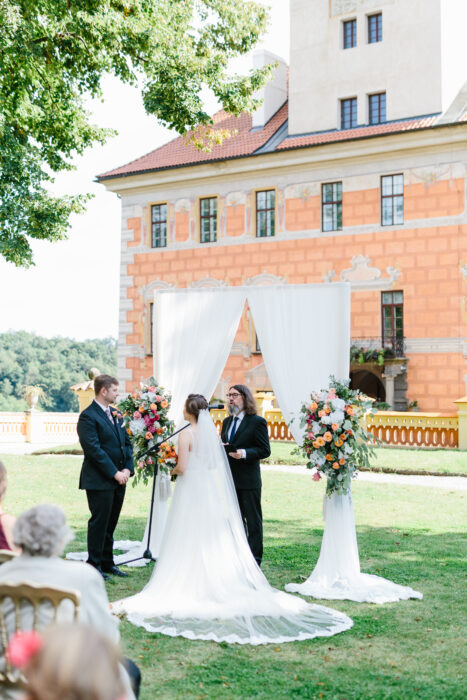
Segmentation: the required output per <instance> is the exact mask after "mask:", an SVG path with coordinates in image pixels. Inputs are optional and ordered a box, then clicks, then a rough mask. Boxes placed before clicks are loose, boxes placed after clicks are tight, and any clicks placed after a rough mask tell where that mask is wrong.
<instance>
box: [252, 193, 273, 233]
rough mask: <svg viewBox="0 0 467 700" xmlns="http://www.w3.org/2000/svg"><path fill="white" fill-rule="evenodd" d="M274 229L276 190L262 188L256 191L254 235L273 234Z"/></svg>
mask: <svg viewBox="0 0 467 700" xmlns="http://www.w3.org/2000/svg"><path fill="white" fill-rule="evenodd" d="M275 231H276V192H275V190H263V191H262V192H257V193H256V237H257V238H265V237H267V236H274V234H275Z"/></svg>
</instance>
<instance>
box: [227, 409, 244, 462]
mask: <svg viewBox="0 0 467 700" xmlns="http://www.w3.org/2000/svg"><path fill="white" fill-rule="evenodd" d="M244 416H245V411H240V413H239V414H238V416H233V417H234V419H235V418H238V421H237V430H236V431H235V432H237V431H238V429H239V427H240V423H241V422H242V420H243V418H244ZM233 424H234V422H233V420H232V424H231V426H230V430H229V434H228V436H227V437H228V440H229V442H230V436H231V435H232V430H233ZM239 452H241V453H242V459H245V457H246V450H239Z"/></svg>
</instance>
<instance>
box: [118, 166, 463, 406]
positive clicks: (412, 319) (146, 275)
mask: <svg viewBox="0 0 467 700" xmlns="http://www.w3.org/2000/svg"><path fill="white" fill-rule="evenodd" d="M465 187H466V183H465V178H461V177H456V178H451V179H441V180H439V181H435V182H433V183H424V184H423V183H410V182H405V186H404V226H403V227H399V228H398V227H397V226H387V227H382V226H380V211H381V209H380V206H381V205H380V190H379V189H378V188H369V189H358V190H357V189H355V190H353V191H352V190H349V189H346V188H344V194H343V227H344V230H342V231H338V232H333V233H326V235H325V236H322V235H321V236H315V237H307V236H306V235H305V236H302V237H298V238H297V237H295V238H294V234H295V232H299V231H300V232H303V231H307V230H308V231H312V230H316V229H319V227H320V225H321V196H320V195H314V196H302V197H290V198H286V200H285V203H284V218H283V228H284V232H285V234H286V235H287V234H289V233H290V238H287V237H286V238H284V237H282V238H281V239H280V240H279V239H276V238H274V237H272V238H269V239H259V240H258V239H255V238H251V239H250V241H249V242H246V243H245V242H243V243H242V242H238V243H236V244H235V245H233V246H232V245H231V246H229V247H226V245H222V244H221V243H222V238H221V234H220V233H219V235H218V238H219V239H221V240H218V242H217V244H209V245H206V246H200V245H198V247H190V248H186V249H180V248H178V249H171V248H170V246H169V247H167V248H160V249H151V250H149V252H144V253H135V255H134V258H133V261H132V262H131V263H130V264H128V265H127V275H128V276H129V277H130V278H131V280H132V286H130V287H129V288H127V290H126V296H127V298H128V299H131V300H132V305H133V308H132V309H131V310H128V311H127V313H126V323H127V324H131V332H129V333H128V334H127V335H126V343H127V344H128V345H140V346H144V348H145V353H144V356H143V357H127V358H126V369H127V370H130V371H131V378H128V379H126V390H130V389H131V388H132V387H133V386H134V384H135V382H137V381H139V380H140V379H142V378H144V377H148V376H150V375H151V374H152V372H153V358H152V356H151V355H150V354H149V351H150V339H149V335H148V313H149V309H148V302H147V300H145V299H144V297H143V295H142V294H141V293H140V290H141V289H142V288H146V287H147V286H148V285H151V284H152V283H153V282H154V280H162V281H163V282H164V284H166V285H174V286H176V287H187V286H190V285H192V284H193V283H194V282H195V283H196V282H200V281H201V280H203V279H204V278H210V279H213V280H219V281H223V282H226V283H227V284H229V285H241V284H245V283H246V282H247V280H248V279H251V278H252V277H254V276H256V275H261V274H262V273H264V272H265V271H266V272H267V274H269V275H273V276H277V277H281V278H285V280H286V282H287V283H295V284H305V283H318V282H319V283H321V282H323V278H324V276H325V275H327V274H328V273H329V272H330V271H334V273H335V279H339V278H340V275H341V273H342V271H343V270H348V269H349V268H350V261H351V260H352V259H353V258H355V257H356V256H366V257H367V258H369V259H370V261H371V262H370V263H369V265H370V267H371V269H374V268H377V269H378V270H379V271H381V278H382V279H383V280H384V279H386V278H387V273H386V272H385V271H386V270H388V269H392V270H397V272H398V276H397V279H395V280H393V281H392V282H391V284H390V286H389V287H386V289H394V290H402V291H403V293H404V310H403V314H404V336H405V339H406V342H407V345H408V347H407V352H406V353H405V356H406V358H407V360H408V363H407V382H408V389H407V397H408V399H409V400H412V401H413V400H417V401H418V404H419V407H420V409H421V410H423V411H439V412H447V413H452V412H453V411H454V404H453V401H454V400H455V399H457V398H459V397H460V396H463V395H464V394H465V384H464V374H465V359H464V357H463V355H462V352H461V351H460V350H459V351H457V352H456V351H454V350H453V348H454V346H455V342H456V339H459V338H460V337H461V336H465V335H466V333H467V310H466V308H465V295H466V287H467V279H466V278H465V276H463V275H462V274H461V272H460V270H461V268H462V266H463V265H465V264H466V263H467V224H465V223H462V224H455V225H450V224H449V220H450V219H451V218H452V217H455V216H458V215H460V214H462V213H463V212H465ZM278 199H279V198H278ZM245 211H246V208H245V205H243V204H236V205H235V206H225V219H224V222H225V229H224V238H225V239H226V240H228V239H236V238H238V237H239V236H242V235H243V234H244V232H245V227H246V226H248V218H247V217H246V215H245ZM148 216H149V214H148V207H145V208H144V209H143V212H142V215H141V217H140V218H137V217H136V218H135V217H129V218H128V220H127V224H126V225H127V229H129V230H131V231H133V234H134V237H133V240H128V242H127V245H128V248H129V249H131V248H132V247H135V246H138V245H139V244H140V243H141V236H142V235H143V237H144V234H142V231H144V230H145V229H146V233H147V230H148V227H147V226H146V225H145V221H146V220H147V219H148ZM278 218H279V217H278ZM421 219H423V220H424V221H425V222H426V225H420V220H421ZM439 219H443V220H444V221H445V222H446V223H444V224H443V222H442V221H439ZM412 220H413V221H416V222H418V223H417V225H414V228H411V227H407V223H410V221H412ZM435 224H436V225H435ZM250 225H252V224H251V222H250ZM368 226H375V229H377V230H375V232H374V233H371V232H368V231H367V230H366V232H365V233H354V232H352V233H349V234H348V235H346V233H345V228H346V227H357V228H358V227H360V228H364V227H368ZM195 234H196V235H197V233H196V232H195ZM189 236H190V216H189V213H188V212H177V213H175V236H174V238H175V241H177V242H182V241H185V240H187V238H188V237H189ZM363 281H364V280H363ZM376 282H377V280H376ZM360 286H362V285H360ZM375 286H376V288H374V289H372V288H369V289H368V290H367V291H365V289H362V288H358V289H356V290H355V291H352V310H351V323H352V338H358V339H362V338H363V339H364V338H377V337H380V336H381V293H382V292H381V289H378V288H377V284H376V285H375ZM156 322H157V321H156ZM330 323H332V319H330ZM317 337H318V338H319V339H320V340H319V342H325V338H326V334H325V329H317ZM437 338H439V339H440V340H442V343H441V346H440V348H438V350H437V351H435V352H433V351H432V349H428V351H426V352H424V351H423V339H431V340H430V342H432V340H433V339H437ZM450 339H452V342H451V343H450ZM254 340H255V339H254V330H253V326H252V323H251V322H250V319H249V316H248V313H247V312H245V314H244V316H243V318H242V322H241V325H240V328H239V330H238V333H237V337H236V339H235V342H236V344H237V345H238V346H241V347H242V348H243V349H244V350H245V348H247V351H243V352H240V353H238V354H234V355H231V356H230V358H229V360H228V363H227V366H226V368H225V371H224V375H223V376H224V379H225V381H226V382H227V383H235V382H245V377H246V374H245V373H248V372H249V371H250V370H252V369H253V368H254V367H256V366H257V365H258V364H260V363H261V362H262V358H261V355H259V354H255V353H254ZM411 340H413V341H414V342H415V343H418V348H417V347H415V350H413V351H412V352H411V351H410V341H411ZM444 346H446V348H447V350H446V352H443V350H442V347H444ZM435 350H436V348H435Z"/></svg>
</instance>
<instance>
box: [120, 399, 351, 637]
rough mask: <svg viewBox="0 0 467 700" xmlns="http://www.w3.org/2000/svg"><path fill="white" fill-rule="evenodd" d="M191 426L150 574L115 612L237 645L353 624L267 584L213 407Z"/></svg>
mask: <svg viewBox="0 0 467 700" xmlns="http://www.w3.org/2000/svg"><path fill="white" fill-rule="evenodd" d="M190 429H191V428H190ZM192 433H193V445H192V450H191V452H190V457H189V460H188V466H187V469H186V471H185V473H184V474H182V475H181V476H179V477H178V479H177V483H176V486H175V493H174V496H173V499H172V505H171V508H170V511H169V517H168V521H167V526H166V529H165V534H164V540H163V542H162V547H161V552H160V556H159V559H158V561H157V564H156V567H155V569H154V572H153V574H152V577H151V580H150V581H149V583H148V584H147V585H146V587H145V588H144V589H143V590H142V591H141V592H140V593H137V594H136V595H134V596H131V597H130V598H125V599H123V600H121V601H118V602H117V603H114V604H113V605H112V608H113V609H114V610H115V612H117V613H120V612H123V613H126V614H127V617H128V620H129V621H130V622H132V623H133V624H135V625H138V626H141V627H144V628H145V629H147V630H149V631H150V632H161V633H163V634H168V635H170V636H183V637H187V638H188V639H211V640H214V641H217V642H221V641H226V642H230V643H232V642H236V643H239V644H267V643H272V642H274V643H278V642H288V641H294V640H300V639H312V638H313V637H317V636H330V635H332V634H336V633H337V632H342V631H343V630H346V629H349V627H351V626H352V621H351V620H350V619H349V618H348V617H347V616H346V615H344V614H342V613H340V612H338V611H336V610H331V609H329V608H325V607H323V606H321V605H310V604H308V603H305V602H304V601H303V600H302V599H300V598H297V597H295V596H292V595H289V594H287V593H283V592H282V591H278V590H276V589H274V588H272V587H271V586H270V585H269V583H268V582H267V580H266V578H265V577H264V575H263V573H262V571H261V569H260V568H259V566H258V564H257V563H256V561H255V559H254V557H253V555H252V553H251V551H250V548H249V546H248V541H247V538H246V534H245V529H244V526H243V521H242V518H241V515H240V509H239V506H238V501H237V495H236V492H235V487H234V483H233V479H232V475H231V472H230V466H229V463H228V459H227V456H226V454H225V450H224V447H223V445H222V444H221V442H220V440H219V436H218V435H217V431H216V428H215V426H214V423H213V421H212V420H211V417H210V415H209V411H208V410H203V411H200V413H199V416H198V424H197V428H196V429H193V430H192Z"/></svg>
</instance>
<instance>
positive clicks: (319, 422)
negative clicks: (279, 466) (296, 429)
mask: <svg viewBox="0 0 467 700" xmlns="http://www.w3.org/2000/svg"><path fill="white" fill-rule="evenodd" d="M349 384H350V380H346V381H345V380H344V381H338V380H337V379H335V378H334V377H332V376H331V377H330V384H329V388H328V389H322V390H321V391H316V392H313V393H312V394H311V397H310V398H311V401H310V403H306V404H303V405H302V408H301V414H302V415H301V417H300V425H301V427H302V428H305V435H304V439H303V444H302V445H301V446H300V448H299V450H300V451H301V452H303V453H304V455H305V456H306V457H307V458H308V462H307V467H308V468H309V469H313V470H314V474H313V479H314V481H320V479H321V478H322V477H323V476H326V477H327V487H326V493H327V495H328V496H330V495H331V494H333V493H337V494H340V495H342V494H346V493H348V492H349V490H350V482H351V479H352V477H353V476H354V475H355V472H356V470H357V469H358V467H359V466H361V467H368V466H369V457H370V456H371V455H373V454H374V452H373V449H372V447H371V445H370V440H371V441H373V440H374V438H373V436H370V435H369V433H368V432H367V430H366V426H365V414H366V413H368V412H374V411H373V409H372V404H373V400H372V399H370V398H368V396H365V395H364V394H361V393H360V392H358V391H354V390H352V389H349Z"/></svg>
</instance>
